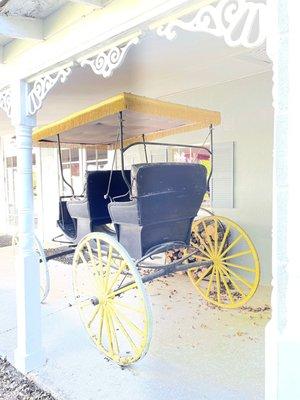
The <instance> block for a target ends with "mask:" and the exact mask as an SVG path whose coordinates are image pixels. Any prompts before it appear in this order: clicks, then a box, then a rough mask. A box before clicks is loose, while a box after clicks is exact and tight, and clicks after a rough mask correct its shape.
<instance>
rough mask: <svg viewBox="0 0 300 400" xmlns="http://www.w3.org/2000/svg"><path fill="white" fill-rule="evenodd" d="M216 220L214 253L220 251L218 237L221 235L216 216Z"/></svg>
mask: <svg viewBox="0 0 300 400" xmlns="http://www.w3.org/2000/svg"><path fill="white" fill-rule="evenodd" d="M214 221H215V237H214V240H215V251H214V253H215V254H217V253H218V239H219V235H218V221H217V219H216V218H215V219H214Z"/></svg>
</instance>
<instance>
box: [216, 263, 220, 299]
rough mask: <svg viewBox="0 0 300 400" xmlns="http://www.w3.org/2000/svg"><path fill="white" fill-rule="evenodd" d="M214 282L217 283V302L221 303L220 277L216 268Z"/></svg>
mask: <svg viewBox="0 0 300 400" xmlns="http://www.w3.org/2000/svg"><path fill="white" fill-rule="evenodd" d="M216 284H217V299H218V303H221V287H220V277H219V270H218V268H216Z"/></svg>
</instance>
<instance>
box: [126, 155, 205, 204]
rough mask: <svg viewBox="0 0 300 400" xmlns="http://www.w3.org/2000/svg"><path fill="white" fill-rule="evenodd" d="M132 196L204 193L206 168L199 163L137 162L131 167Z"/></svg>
mask: <svg viewBox="0 0 300 400" xmlns="http://www.w3.org/2000/svg"><path fill="white" fill-rule="evenodd" d="M131 184H132V196H133V197H141V196H149V195H154V194H167V193H175V192H176V193H186V194H191V195H192V194H195V193H203V191H204V193H205V191H206V168H205V167H204V166H203V165H200V164H185V163H156V164H137V165H133V166H132V169H131Z"/></svg>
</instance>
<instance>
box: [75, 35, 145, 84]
mask: <svg viewBox="0 0 300 400" xmlns="http://www.w3.org/2000/svg"><path fill="white" fill-rule="evenodd" d="M139 40H140V39H139V37H138V36H136V37H134V38H132V39H130V40H128V41H127V42H125V43H122V44H121V45H114V46H113V47H111V48H110V49H107V50H104V51H103V50H100V51H99V52H98V53H96V54H94V55H92V56H87V57H85V58H80V59H78V62H79V64H80V65H81V67H84V66H85V65H89V66H90V67H91V68H92V70H93V71H94V73H95V74H96V75H102V76H103V78H109V77H110V76H111V75H112V74H113V72H114V70H115V69H117V68H118V67H120V66H121V65H122V63H123V61H124V59H125V56H126V54H127V53H128V51H129V49H130V47H131V46H133V45H136V44H138V43H139Z"/></svg>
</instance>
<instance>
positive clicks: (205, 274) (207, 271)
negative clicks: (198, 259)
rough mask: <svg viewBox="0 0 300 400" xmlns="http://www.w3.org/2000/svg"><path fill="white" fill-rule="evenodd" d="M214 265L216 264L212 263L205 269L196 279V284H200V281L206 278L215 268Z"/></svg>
mask: <svg viewBox="0 0 300 400" xmlns="http://www.w3.org/2000/svg"><path fill="white" fill-rule="evenodd" d="M213 267H214V266H213V265H211V266H210V267H209V268H208V269H207V270H206V271H204V273H203V274H202V275H201V276H200V277H199V278H198V279H197V280H196V282H195V285H198V283H199V282H201V281H202V280H203V279H204V278H206V277H207V275H209V273H210V272H211V270H212V269H213Z"/></svg>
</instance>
